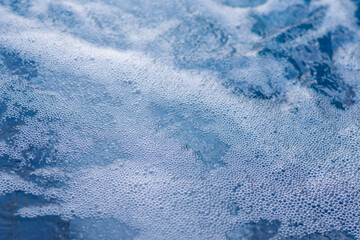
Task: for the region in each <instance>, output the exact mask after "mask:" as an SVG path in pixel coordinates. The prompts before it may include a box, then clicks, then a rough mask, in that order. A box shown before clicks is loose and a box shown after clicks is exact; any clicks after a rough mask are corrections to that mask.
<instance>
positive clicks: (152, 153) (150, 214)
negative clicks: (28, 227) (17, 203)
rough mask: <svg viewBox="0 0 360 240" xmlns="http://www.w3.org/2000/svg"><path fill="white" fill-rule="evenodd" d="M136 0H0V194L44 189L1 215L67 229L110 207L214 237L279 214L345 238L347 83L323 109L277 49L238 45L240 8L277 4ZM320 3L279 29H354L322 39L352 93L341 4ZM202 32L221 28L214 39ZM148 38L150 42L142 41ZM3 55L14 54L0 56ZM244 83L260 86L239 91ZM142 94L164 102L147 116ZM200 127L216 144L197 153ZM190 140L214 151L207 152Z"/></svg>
mask: <svg viewBox="0 0 360 240" xmlns="http://www.w3.org/2000/svg"><path fill="white" fill-rule="evenodd" d="M296 3H297V4H302V1H296ZM144 4H145V6H144V9H147V10H149V9H150V10H151V9H152V10H155V9H157V8H155V7H159V8H158V9H157V11H158V12H156V13H150V12H147V11H144V10H141V7H142V6H141V2H137V1H134V2H132V1H125V2H124V3H123V6H121V4H119V5H117V3H111V2H110V1H109V2H100V1H98V2H94V3H85V2H84V3H83V2H82V1H73V2H67V1H55V2H49V1H36V2H32V4H31V6H29V7H28V9H23V10H21V11H14V10H13V9H12V8H11V7H10V6H9V5H8V6H3V7H0V13H1V16H2V17H0V22H1V24H2V25H3V26H4V28H2V29H1V30H0V31H1V32H2V33H3V34H1V36H0V46H2V47H3V48H5V49H6V51H7V52H9V53H11V54H12V55H6V54H4V55H3V57H2V58H1V61H0V66H1V67H0V74H1V75H0V78H1V81H0V84H1V89H0V96H1V98H2V99H4V100H6V101H4V102H5V105H4V107H3V108H4V109H2V108H0V109H1V114H2V115H1V120H2V126H5V123H6V121H7V123H15V122H16V123H18V124H13V125H12V126H11V127H10V128H9V129H10V130H11V131H9V129H5V130H6V131H7V132H6V134H7V135H5V134H3V136H6V137H1V138H0V140H1V141H0V154H1V155H0V156H1V157H3V158H5V157H6V156H8V157H9V158H10V160H9V164H8V165H10V167H9V166H8V165H6V168H5V166H4V169H5V170H6V173H5V172H1V178H0V179H1V180H0V190H1V191H0V194H8V193H12V192H15V191H22V192H26V193H29V194H32V195H35V196H40V197H43V198H46V199H52V201H51V202H50V203H47V204H41V205H40V206H26V207H21V208H20V209H19V210H18V211H17V213H16V214H17V217H27V218H38V217H41V216H52V215H53V216H60V217H61V218H62V219H63V220H65V221H69V222H70V223H71V222H74V223H76V224H75V226H78V228H79V229H77V230H74V231H80V232H81V229H80V228H81V227H83V228H84V229H86V228H87V227H89V226H88V225H91V224H94V223H92V222H91V221H89V222H88V221H86V219H94V221H95V220H99V219H100V220H99V221H101V220H103V221H105V219H114V221H116V222H119V226H122V227H123V228H124V229H128V230H126V231H134V234H130V235H129V236H131V237H134V238H136V239H225V238H226V236H231V234H233V231H234V229H235V230H236V229H241V226H253V225H256V224H261V223H263V222H264V221H267V222H269V223H274V222H275V223H277V222H279V226H278V229H277V230H276V231H277V232H276V234H275V235H274V236H275V237H274V239H284V238H286V237H291V236H299V237H302V236H304V235H306V234H313V233H326V232H331V231H333V230H339V231H344V232H349V233H351V234H352V235H355V236H356V237H358V238H360V229H359V228H358V225H357V224H356V223H357V219H358V214H360V210H359V208H358V204H359V200H358V199H359V196H358V195H359V189H358V183H359V176H358V171H359V167H360V166H359V163H358V158H359V152H358V149H359V139H360V130H359V118H358V117H357V116H358V112H359V110H360V109H359V105H358V103H357V101H356V100H357V97H355V101H354V104H353V105H352V106H349V107H348V108H346V109H343V110H341V109H337V108H335V107H334V106H332V105H331V104H330V102H329V101H328V99H327V97H326V96H323V95H321V94H319V93H317V92H316V91H314V90H312V89H311V88H307V87H306V86H303V85H301V84H300V83H299V82H297V81H292V80H289V79H287V78H286V76H285V74H284V73H283V72H284V71H283V70H284V69H285V67H286V62H285V61H282V60H276V59H272V58H266V57H260V56H259V55H258V54H257V52H256V51H254V45H256V44H258V43H259V42H260V38H259V36H256V34H255V33H251V27H252V25H251V20H249V19H250V16H251V14H260V15H261V14H262V15H266V14H269V13H270V12H272V11H279V9H278V7H280V6H279V4H283V3H282V2H281V1H270V0H268V1H267V2H266V3H265V1H264V3H263V4H259V5H257V6H251V7H246V8H241V7H236V8H235V9H231V11H230V14H228V15H229V16H228V17H227V18H224V19H221V16H225V15H227V13H228V12H227V11H228V10H229V6H228V5H229V4H228V5H227V6H223V5H222V3H221V2H219V1H216V2H215V1H195V2H194V3H191V2H185V3H179V2H173V3H168V2H167V1H160V2H157V3H152V2H150V1H149V2H146V3H144ZM162 4H164V5H163V6H161V5H162ZM293 4H295V2H294V3H293ZM325 4H326V5H328V6H329V10H327V12H326V17H325V20H324V21H323V22H322V23H321V26H320V27H319V28H318V29H316V30H315V31H313V32H310V33H306V34H305V35H306V36H304V37H300V38H299V39H298V40H296V41H297V42H296V43H294V44H300V43H306V42H308V41H309V39H314V38H318V37H320V36H323V34H324V33H325V32H327V31H328V30H331V31H333V30H334V28H336V25H337V24H338V23H339V21H340V20H341V24H343V25H344V26H345V27H347V28H348V29H350V30H353V32H355V34H354V39H355V40H353V41H349V43H347V44H344V45H342V46H341V47H340V48H339V49H337V50H336V52H335V53H334V58H333V63H334V65H336V66H339V67H338V69H339V74H341V75H342V78H343V79H344V82H346V84H349V85H351V86H354V91H355V94H356V96H359V92H358V88H357V87H356V86H357V79H356V77H354V76H355V75H357V72H358V71H359V69H358V67H359V61H358V59H359V53H358V52H357V51H356V50H354V49H356V48H357V45H356V41H357V40H358V38H359V36H358V34H356V31H354V30H356V29H357V26H354V24H355V21H354V20H353V19H352V18H353V17H352V16H353V11H352V10H348V9H349V7H348V4H350V3H343V1H319V2H315V3H311V4H310V6H311V7H312V8H315V7H317V6H316V5H318V6H319V5H325ZM5 5H6V4H5ZM285 5H287V6H288V5H289V6H290V5H291V4H290V3H287V4H284V5H282V6H281V8H283V9H282V10H285V9H286V7H287V6H285ZM217 6H219V7H217ZM207 7H208V8H209V9H207ZM338 8H341V9H344V11H348V12H346V13H348V14H343V13H342V11H335V10H334V9H338ZM176 10H179V13H177V12H176ZM207 10H209V12H210V13H206V12H207ZM210 10H211V11H210ZM280 10H281V9H280ZM172 11H173V12H172ZM187 11H188V12H187ZM120 13H121V14H120ZM107 14H108V15H107ZM118 14H119V15H118ZM199 16H201V17H202V19H203V20H202V21H198V20H197V19H199ZM229 19H247V20H246V21H244V24H243V25H242V23H241V22H240V23H239V22H234V23H231V21H230V20H229ZM344 19H346V20H347V21H342V20H344ZM53 20H54V21H53ZM238 25H239V26H240V29H238V28H237V26H238ZM206 26H215V27H214V28H213V29H215V30H216V31H215V32H211V33H209V34H210V35H211V34H212V35H211V36H213V38H211V37H209V38H206V39H205V40H204V41H200V44H203V45H201V46H203V47H202V48H200V49H198V50H199V51H200V52H198V54H197V55H196V58H194V55H189V56H187V57H188V58H187V59H186V64H183V62H181V61H179V59H182V58H181V57H182V56H181V55H176V54H177V53H181V54H182V53H184V52H182V51H184V49H185V50H186V49H188V48H189V49H192V50H194V48H195V49H196V46H193V45H191V42H190V43H189V42H188V43H182V42H181V41H182V40H184V39H187V38H188V39H192V38H193V37H195V36H196V34H193V33H191V34H192V35H191V34H190V33H189V32H188V31H187V29H193V30H194V32H195V33H197V32H199V33H203V32H204V31H209V29H207V27H206ZM129 29H133V30H129ZM134 29H135V30H134ZM154 29H155V31H153V30H154ZM236 29H238V30H236ZM242 30H243V32H242ZM325 30H326V31H325ZM210 31H212V30H210ZM179 32H180V33H181V34H180V33H179ZM150 33H151V34H150ZM218 33H222V34H225V35H226V36H228V42H227V43H226V44H225V45H224V46H225V47H224V48H223V49H222V45H220V47H219V45H218V44H219V41H221V40H220V38H219V36H218V35H216V34H218ZM179 34H180V35H179ZM186 34H189V35H186ZM247 34H249V35H247ZM210 35H209V36H210ZM245 36H246V37H249V38H250V39H251V40H248V41H247V40H244V38H245ZM199 37H201V36H199ZM169 39H173V41H172V42H168V43H166V42H167V41H168V40H169ZM209 39H210V40H211V41H209V42H207V40H209ZM237 40H241V41H240V42H241V44H240V45H239V44H238V43H236V41H237ZM253 41H256V44H254V42H253ZM157 42H161V43H164V46H158V47H156V48H151V47H150V46H156V43H157ZM180 43H181V44H180ZM186 44H188V45H186ZM291 44H292V43H291ZM207 45H209V46H208V47H207ZM229 46H231V48H233V49H235V50H236V51H235V52H234V53H231V51H227V50H228V49H230V47H229ZM290 46H292V45H290ZM182 47H184V48H182ZM164 49H166V51H165V52H164V53H162V51H160V50H164ZM224 49H225V50H224ZM175 50H178V51H175ZM208 50H211V51H208ZM185 52H186V51H185ZM243 53H246V54H245V57H243ZM9 56H10V57H11V56H16V59H15V60H16V61H18V62H19V66H18V68H17V69H16V68H15V69H11V68H9V67H7V66H6V64H4V63H3V62H4V61H5V60H6V57H9ZM4 59H5V60H4ZM19 59H20V60H19ZM214 59H215V61H213V60H214ZM15 60H14V61H15ZM30 62H31V63H32V62H33V63H34V64H27V63H30ZM204 62H205V63H207V64H208V65H201V64H202V63H204ZM200 65H201V66H200ZM227 67H229V69H226V68H227ZM19 69H20V70H21V71H20V70H19ZM224 69H226V70H227V71H226V74H224V72H225V71H224ZM228 70H229V71H228ZM32 71H33V72H34V71H36V73H37V74H30V73H32ZM229 79H232V80H233V82H230V83H231V84H229ZM241 82H243V84H240V83H241ZM244 86H245V87H244ZM250 86H255V87H254V88H255V89H260V90H259V91H261V92H262V93H263V94H264V95H265V96H273V97H268V98H261V97H254V96H253V95H252V92H251V90H249V89H250V88H249V87H250ZM236 88H239V89H240V90H241V91H240V90H239V91H238V92H237V91H236ZM235 93H238V94H235ZM154 104H155V105H158V106H162V107H164V106H165V107H166V109H167V110H166V111H163V112H162V113H161V114H163V118H161V119H159V118H158V117H156V116H154V112H153V106H154ZM5 130H4V133H5ZM2 131H3V130H2ZM182 132H186V134H184V135H181V134H179V133H182ZM184 136H185V137H184ZM209 136H211V141H209V139H207V137H209ZM189 138H191V140H189ZM214 139H215V140H214ZM214 142H215V143H219V144H220V143H221V144H223V146H227V147H225V148H224V149H225V150H224V151H223V152H222V153H221V154H218V152H216V151H214V152H211V151H210V152H206V150H207V149H211V148H213V146H212V145H214ZM203 149H205V150H203ZM39 153H41V154H39ZM42 153H44V154H45V153H46V154H45V155H44V154H42ZM204 153H206V154H207V155H206V154H205V155H206V156H210V157H211V156H217V158H219V161H220V162H222V163H224V164H221V166H216V167H210V168H209V167H207V166H206V164H204V161H202V160H200V158H199V155H204ZM206 156H205V159H206ZM11 161H13V162H19V164H18V165H15V164H13V165H11ZM59 182H60V183H61V184H60V185H59V184H58V183H59ZM44 183H45V185H46V183H48V184H49V187H43V185H42V184H44ZM110 221H111V220H110ZM105 222H106V221H105ZM99 224H100V225H101V223H99ZM114 227H116V226H114ZM99 231H100V232H101V230H99ZM124 231H125V230H124ZM135 233H136V234H135ZM99 234H100V233H99ZM119 234H120V233H119Z"/></svg>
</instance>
